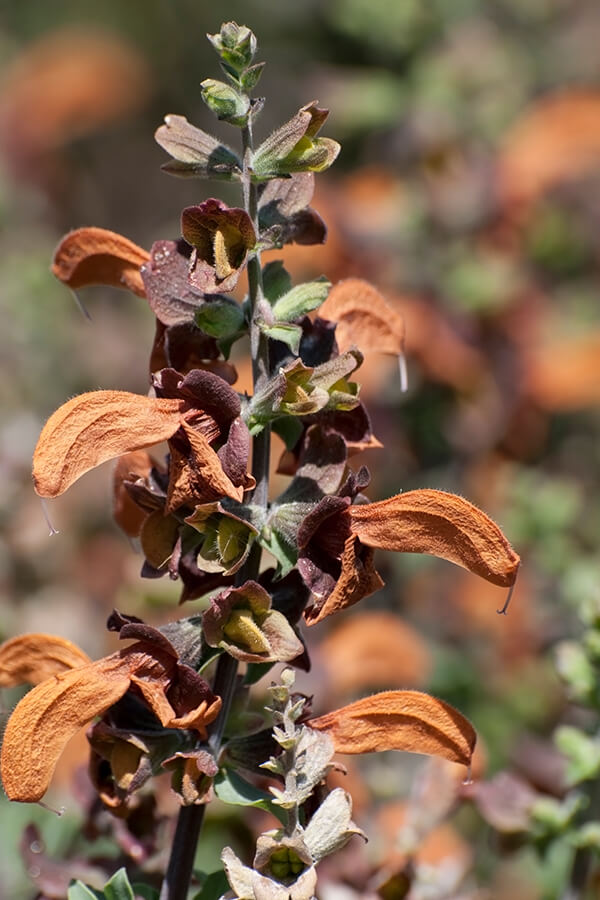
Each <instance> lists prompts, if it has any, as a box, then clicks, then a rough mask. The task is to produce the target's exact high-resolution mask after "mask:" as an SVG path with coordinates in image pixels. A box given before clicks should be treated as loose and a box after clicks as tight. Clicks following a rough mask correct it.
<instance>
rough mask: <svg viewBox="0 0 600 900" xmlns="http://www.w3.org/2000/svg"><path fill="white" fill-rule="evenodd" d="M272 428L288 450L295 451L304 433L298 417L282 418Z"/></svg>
mask: <svg viewBox="0 0 600 900" xmlns="http://www.w3.org/2000/svg"><path fill="white" fill-rule="evenodd" d="M271 427H272V429H273V431H274V432H275V434H277V435H278V436H279V437H280V438H281V440H282V441H283V443H284V444H285V447H286V450H293V448H294V447H295V446H296V444H297V443H298V441H299V439H300V435H301V434H302V432H303V431H304V426H303V424H302V422H300V421H299V419H298V418H297V417H296V416H280V417H279V418H278V419H275V420H274V422H273V425H272V426H271Z"/></svg>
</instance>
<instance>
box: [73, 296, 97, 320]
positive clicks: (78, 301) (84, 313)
mask: <svg viewBox="0 0 600 900" xmlns="http://www.w3.org/2000/svg"><path fill="white" fill-rule="evenodd" d="M70 291H71V293H72V295H73V299H74V300H75V303H76V304H77V306H78V307H79V312H80V313H81V315H82V316H83V318H84V319H87V320H88V322H91V321H92V317H91V316H90V314H89V312H88V311H87V309H86V308H85V306H84V305H83V302H82V301H81V299H80V297H79V294H78V293H77V291H74V290H73V288H70Z"/></svg>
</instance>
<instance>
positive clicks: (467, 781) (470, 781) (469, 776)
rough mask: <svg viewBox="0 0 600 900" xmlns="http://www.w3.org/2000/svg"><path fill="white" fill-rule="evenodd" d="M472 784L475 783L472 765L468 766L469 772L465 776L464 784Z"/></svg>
mask: <svg viewBox="0 0 600 900" xmlns="http://www.w3.org/2000/svg"><path fill="white" fill-rule="evenodd" d="M470 784H473V771H472V768H471V765H468V766H467V774H466V775H465V777H464V780H463V785H464V786H465V787H468V786H469V785H470Z"/></svg>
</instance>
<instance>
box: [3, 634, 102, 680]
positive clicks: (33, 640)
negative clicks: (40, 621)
mask: <svg viewBox="0 0 600 900" xmlns="http://www.w3.org/2000/svg"><path fill="white" fill-rule="evenodd" d="M89 662H91V660H90V658H89V656H88V655H87V653H84V652H83V650H80V649H79V647H77V646H76V645H75V644H73V643H72V642H71V641H68V640H66V638H61V637H55V636H54V635H52V634H22V635H19V637H14V638H11V640H9V641H6V642H5V643H4V644H2V646H0V687H3V688H6V687H13V685H17V684H40V682H42V681H45V680H46V678H50V677H51V676H52V675H60V673H61V672H68V671H69V670H70V669H75V668H77V667H78V666H84V665H86V664H87V663H89Z"/></svg>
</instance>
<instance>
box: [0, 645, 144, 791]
mask: <svg viewBox="0 0 600 900" xmlns="http://www.w3.org/2000/svg"><path fill="white" fill-rule="evenodd" d="M129 681H130V675H129V671H128V668H127V667H125V666H124V665H123V660H122V658H121V656H120V654H118V653H116V654H113V655H112V656H108V657H106V658H105V659H102V660H100V661H99V662H95V663H89V664H88V665H86V666H80V667H79V668H77V669H71V671H68V672H64V673H63V674H62V675H56V676H55V677H54V678H49V679H47V680H46V681H43V682H42V683H41V684H38V686H37V687H35V688H33V690H31V691H30V692H29V693H28V694H26V695H25V697H23V699H22V700H21V701H20V702H19V703H18V704H17V706H16V708H15V710H14V712H13V713H12V715H11V717H10V718H9V720H8V723H7V725H6V731H5V732H4V740H3V742H2V756H1V758H0V768H1V770H2V782H3V784H4V790H5V791H6V794H7V796H8V797H9V799H10V800H19V801H21V802H23V803H34V802H36V801H38V800H40V799H41V797H43V796H44V794H45V792H46V790H47V789H48V785H49V784H50V779H51V778H52V773H53V772H54V768H55V766H56V763H57V761H58V757H59V756H60V754H61V752H62V750H63V747H64V746H65V744H66V743H67V741H68V740H69V738H71V737H73V735H74V734H76V733H77V731H78V730H79V729H80V728H83V726H84V725H86V724H87V723H88V722H90V721H91V719H93V718H94V716H100V715H102V714H103V713H105V712H106V710H107V709H108V708H109V707H110V706H112V704H113V703H116V702H117V700H119V699H120V698H121V697H122V696H123V695H124V694H125V692H126V691H127V689H128V687H129Z"/></svg>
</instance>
